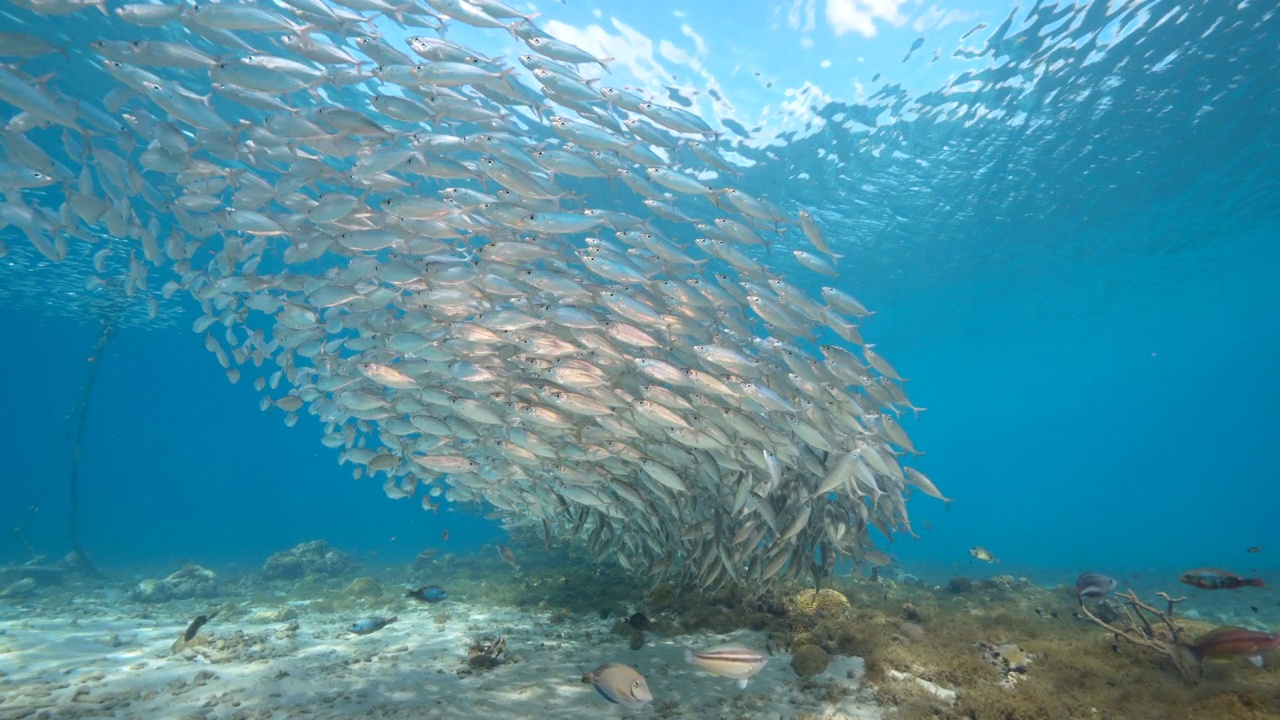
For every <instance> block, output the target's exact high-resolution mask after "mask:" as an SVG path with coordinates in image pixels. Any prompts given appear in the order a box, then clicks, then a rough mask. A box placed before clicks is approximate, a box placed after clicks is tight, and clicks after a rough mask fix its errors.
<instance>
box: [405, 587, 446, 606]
mask: <svg viewBox="0 0 1280 720" xmlns="http://www.w3.org/2000/svg"><path fill="white" fill-rule="evenodd" d="M404 595H405V597H410V598H413V599H414V600H417V601H418V602H425V603H433V604H434V603H438V602H440V601H442V600H445V599H447V598H448V597H449V593H448V591H446V590H445V589H444V588H442V587H440V586H439V585H423V586H422V587H420V588H418V589H417V590H406V591H405V593H404Z"/></svg>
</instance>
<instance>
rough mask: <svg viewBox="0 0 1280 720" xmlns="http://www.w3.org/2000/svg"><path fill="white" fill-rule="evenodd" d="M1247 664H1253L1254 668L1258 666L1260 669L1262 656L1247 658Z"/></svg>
mask: <svg viewBox="0 0 1280 720" xmlns="http://www.w3.org/2000/svg"><path fill="white" fill-rule="evenodd" d="M1249 662H1251V663H1253V664H1254V665H1256V666H1258V667H1262V656H1261V655H1250V656H1249Z"/></svg>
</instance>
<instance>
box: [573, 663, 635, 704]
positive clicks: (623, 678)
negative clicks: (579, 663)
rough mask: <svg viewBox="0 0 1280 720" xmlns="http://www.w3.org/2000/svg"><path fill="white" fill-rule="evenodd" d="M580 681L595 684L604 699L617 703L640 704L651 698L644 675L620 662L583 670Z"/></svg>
mask: <svg viewBox="0 0 1280 720" xmlns="http://www.w3.org/2000/svg"><path fill="white" fill-rule="evenodd" d="M582 681H583V682H589V683H591V684H593V685H595V688H596V691H598V692H599V693H600V694H601V695H602V696H604V699H606V700H608V701H609V702H611V703H617V704H618V705H642V704H644V703H647V702H652V700H653V693H651V692H649V684H648V683H647V682H645V679H644V676H643V675H641V674H640V673H638V672H636V670H635V668H633V667H631V666H629V665H623V664H622V663H605V664H603V665H601V666H600V667H598V668H596V669H595V670H592V671H590V672H587V671H585V670H584V671H583V673H582Z"/></svg>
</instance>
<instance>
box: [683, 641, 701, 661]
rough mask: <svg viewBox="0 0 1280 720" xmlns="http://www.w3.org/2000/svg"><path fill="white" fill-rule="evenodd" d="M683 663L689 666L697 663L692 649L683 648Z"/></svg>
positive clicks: (686, 646)
mask: <svg viewBox="0 0 1280 720" xmlns="http://www.w3.org/2000/svg"><path fill="white" fill-rule="evenodd" d="M684 661H685V662H687V663H689V664H690V665H695V664H697V662H698V658H697V657H696V656H695V655H694V654H693V648H691V647H689V646H688V645H685V646H684Z"/></svg>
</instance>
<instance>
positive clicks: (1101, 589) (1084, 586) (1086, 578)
mask: <svg viewBox="0 0 1280 720" xmlns="http://www.w3.org/2000/svg"><path fill="white" fill-rule="evenodd" d="M1115 589H1116V579H1115V578H1113V577H1108V576H1106V575H1103V574H1102V573H1096V572H1087V573H1083V574H1082V575H1080V577H1078V578H1076V596H1078V597H1079V598H1080V599H1081V600H1096V599H1098V598H1101V597H1106V595H1107V593H1109V592H1111V591H1112V590H1115Z"/></svg>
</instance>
